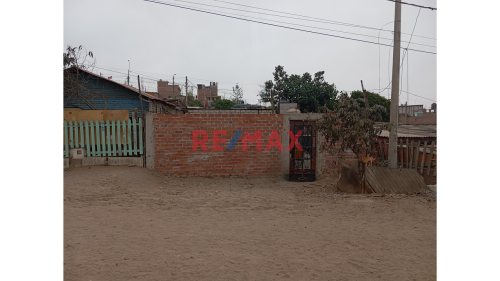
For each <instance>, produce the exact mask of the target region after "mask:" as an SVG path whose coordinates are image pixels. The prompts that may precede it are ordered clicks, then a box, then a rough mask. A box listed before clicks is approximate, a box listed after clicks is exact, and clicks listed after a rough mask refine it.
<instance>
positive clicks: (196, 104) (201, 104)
mask: <svg viewBox="0 0 500 281" xmlns="http://www.w3.org/2000/svg"><path fill="white" fill-rule="evenodd" d="M188 98H189V96H188ZM188 103H189V106H198V107H204V105H203V103H202V102H201V101H199V100H192V101H189V102H188Z"/></svg>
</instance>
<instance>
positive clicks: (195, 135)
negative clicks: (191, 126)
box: [193, 130, 208, 151]
mask: <svg viewBox="0 0 500 281" xmlns="http://www.w3.org/2000/svg"><path fill="white" fill-rule="evenodd" d="M199 135H202V136H203V139H201V140H199V139H198V136H199ZM207 141H208V134H207V132H205V131H196V130H194V131H193V151H197V150H198V145H200V146H201V148H202V149H203V151H208V148H207V145H206V143H207Z"/></svg>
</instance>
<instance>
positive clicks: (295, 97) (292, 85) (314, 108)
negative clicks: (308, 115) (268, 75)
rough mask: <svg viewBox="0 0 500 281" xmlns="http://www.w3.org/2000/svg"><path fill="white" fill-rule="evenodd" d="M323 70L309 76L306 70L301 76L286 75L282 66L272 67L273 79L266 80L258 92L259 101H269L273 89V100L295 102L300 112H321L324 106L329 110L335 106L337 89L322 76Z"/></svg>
mask: <svg viewBox="0 0 500 281" xmlns="http://www.w3.org/2000/svg"><path fill="white" fill-rule="evenodd" d="M324 74H325V72H324V71H319V72H316V74H314V77H313V76H311V74H309V73H308V72H306V73H304V74H303V75H302V76H300V75H297V74H292V75H288V73H286V71H285V70H284V68H283V66H280V65H278V66H277V67H276V68H275V69H274V73H273V77H274V81H271V80H269V81H266V82H265V83H264V85H263V87H262V86H261V87H262V90H261V92H260V94H259V95H260V97H261V101H267V100H269V101H270V96H271V95H270V93H271V91H274V93H275V95H274V100H275V102H278V100H279V98H281V99H285V100H288V101H289V102H296V103H297V104H299V108H300V110H301V111H302V112H321V110H322V108H323V107H324V106H325V104H326V107H327V108H328V109H330V110H333V109H334V107H335V100H336V97H337V93H338V91H337V89H336V87H335V84H333V83H332V84H328V83H327V82H326V81H325V78H324Z"/></svg>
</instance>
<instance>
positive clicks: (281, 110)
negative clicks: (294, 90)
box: [279, 103, 297, 114]
mask: <svg viewBox="0 0 500 281" xmlns="http://www.w3.org/2000/svg"><path fill="white" fill-rule="evenodd" d="M290 108H293V109H297V104H296V103H280V108H279V113H280V114H286V111H287V110H289V109H290Z"/></svg>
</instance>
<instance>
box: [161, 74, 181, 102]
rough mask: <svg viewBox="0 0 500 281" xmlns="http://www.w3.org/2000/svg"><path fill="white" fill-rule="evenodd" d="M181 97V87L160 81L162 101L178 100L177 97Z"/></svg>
mask: <svg viewBox="0 0 500 281" xmlns="http://www.w3.org/2000/svg"><path fill="white" fill-rule="evenodd" d="M180 95H181V87H180V86H179V85H174V86H173V87H172V85H169V84H168V81H162V80H161V79H160V81H158V98H160V99H167V100H169V99H176V97H177V96H180Z"/></svg>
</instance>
